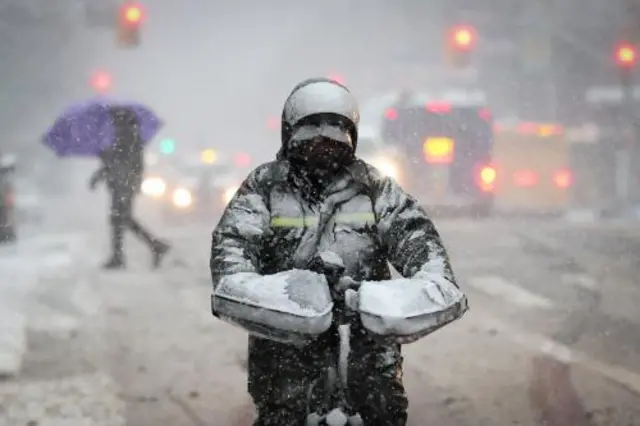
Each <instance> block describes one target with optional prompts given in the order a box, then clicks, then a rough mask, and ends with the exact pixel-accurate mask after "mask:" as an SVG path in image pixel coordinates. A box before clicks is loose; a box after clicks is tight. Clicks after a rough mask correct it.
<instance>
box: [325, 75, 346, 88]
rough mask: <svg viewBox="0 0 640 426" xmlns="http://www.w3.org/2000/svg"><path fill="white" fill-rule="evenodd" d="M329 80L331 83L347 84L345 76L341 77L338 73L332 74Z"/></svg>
mask: <svg viewBox="0 0 640 426" xmlns="http://www.w3.org/2000/svg"><path fill="white" fill-rule="evenodd" d="M327 78H328V79H329V80H331V81H335V82H336V83H338V84H342V85H344V84H345V79H344V76H342V75H340V74H336V73H330V74H329V75H328V76H327Z"/></svg>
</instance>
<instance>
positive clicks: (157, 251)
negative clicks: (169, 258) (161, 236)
mask: <svg viewBox="0 0 640 426" xmlns="http://www.w3.org/2000/svg"><path fill="white" fill-rule="evenodd" d="M169 250H171V246H170V245H169V244H168V243H165V242H162V241H156V242H154V244H153V249H152V252H153V267H154V268H156V269H157V268H159V267H160V264H161V263H162V259H163V258H164V256H165V255H166V254H167V253H168V252H169Z"/></svg>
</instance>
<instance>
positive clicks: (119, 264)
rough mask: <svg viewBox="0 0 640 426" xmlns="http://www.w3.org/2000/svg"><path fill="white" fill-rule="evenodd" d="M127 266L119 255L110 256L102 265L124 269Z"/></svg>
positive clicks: (106, 267)
mask: <svg viewBox="0 0 640 426" xmlns="http://www.w3.org/2000/svg"><path fill="white" fill-rule="evenodd" d="M126 267H127V265H126V263H125V262H124V259H122V257H121V256H120V257H119V256H112V257H111V258H110V259H109V260H107V261H106V262H105V263H104V264H103V265H102V269H108V270H113V269H125V268H126Z"/></svg>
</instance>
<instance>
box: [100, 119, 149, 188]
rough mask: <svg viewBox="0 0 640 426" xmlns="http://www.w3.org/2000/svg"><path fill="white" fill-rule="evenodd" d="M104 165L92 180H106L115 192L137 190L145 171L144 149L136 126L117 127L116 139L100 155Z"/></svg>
mask: <svg viewBox="0 0 640 426" xmlns="http://www.w3.org/2000/svg"><path fill="white" fill-rule="evenodd" d="M100 160H101V161H102V167H101V168H100V169H99V170H98V171H97V172H96V173H95V174H94V176H93V177H92V180H93V181H94V182H99V181H101V180H104V181H105V182H106V184H107V186H108V187H109V189H110V190H112V191H115V192H137V191H138V190H139V189H140V186H141V185H142V177H143V173H144V149H143V146H142V144H141V142H140V140H139V136H138V133H137V130H136V129H135V127H130V128H127V127H124V128H123V127H116V141H115V143H114V145H112V146H111V147H110V148H108V149H106V150H105V151H103V152H102V154H101V155H100Z"/></svg>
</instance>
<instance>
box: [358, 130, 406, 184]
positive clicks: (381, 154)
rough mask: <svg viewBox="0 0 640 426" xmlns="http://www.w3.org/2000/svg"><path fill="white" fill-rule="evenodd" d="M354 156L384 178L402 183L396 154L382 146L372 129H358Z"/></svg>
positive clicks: (390, 148)
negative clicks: (373, 168)
mask: <svg viewBox="0 0 640 426" xmlns="http://www.w3.org/2000/svg"><path fill="white" fill-rule="evenodd" d="M356 154H357V156H358V157H360V158H361V159H363V160H364V161H366V162H367V163H369V164H371V165H372V166H374V167H375V168H377V169H378V170H379V171H380V173H382V174H383V175H384V176H389V177H391V178H393V179H394V180H396V181H397V182H399V183H402V173H401V169H400V165H399V163H398V159H397V156H398V152H397V150H395V149H393V148H392V147H390V146H387V145H385V144H384V142H383V141H382V138H381V136H380V134H379V133H378V131H377V129H375V128H374V127H360V129H359V130H358V149H357V151H356Z"/></svg>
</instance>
